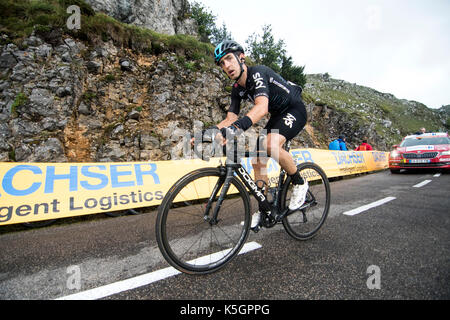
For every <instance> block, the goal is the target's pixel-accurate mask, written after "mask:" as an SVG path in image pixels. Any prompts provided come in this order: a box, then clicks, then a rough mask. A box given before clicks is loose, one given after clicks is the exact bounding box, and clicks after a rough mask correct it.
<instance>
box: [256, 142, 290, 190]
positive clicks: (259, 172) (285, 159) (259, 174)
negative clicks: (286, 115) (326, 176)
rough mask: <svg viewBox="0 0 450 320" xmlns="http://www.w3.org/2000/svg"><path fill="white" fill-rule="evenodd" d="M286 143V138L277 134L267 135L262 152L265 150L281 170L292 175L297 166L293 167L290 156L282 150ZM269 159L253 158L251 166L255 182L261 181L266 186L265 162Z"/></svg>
mask: <svg viewBox="0 0 450 320" xmlns="http://www.w3.org/2000/svg"><path fill="white" fill-rule="evenodd" d="M285 142H286V138H285V137H284V136H282V135H280V134H278V133H269V134H268V135H267V137H265V138H264V139H263V141H262V147H263V148H264V149H263V150H267V155H268V156H270V157H272V158H274V159H275V160H276V161H277V162H278V163H279V164H280V166H281V168H283V169H284V170H285V171H286V172H287V174H289V175H293V174H295V173H296V172H297V166H296V165H295V161H294V158H293V157H292V155H291V154H290V153H289V152H287V151H286V150H284V149H283V145H284V143H285ZM268 160H269V159H268V158H266V157H263V158H259V157H258V158H253V161H252V166H253V169H254V170H255V180H256V181H257V180H262V181H264V182H265V183H266V184H268V181H269V179H268V177H267V161H268Z"/></svg>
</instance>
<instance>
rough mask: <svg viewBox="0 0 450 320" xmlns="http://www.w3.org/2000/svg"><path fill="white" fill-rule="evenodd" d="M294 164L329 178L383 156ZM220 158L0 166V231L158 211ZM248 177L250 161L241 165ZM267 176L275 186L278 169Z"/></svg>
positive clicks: (325, 155)
mask: <svg viewBox="0 0 450 320" xmlns="http://www.w3.org/2000/svg"><path fill="white" fill-rule="evenodd" d="M290 152H291V154H292V155H293V156H294V159H295V160H296V162H297V163H301V162H307V161H310V162H315V163H317V164H318V165H320V166H321V167H322V168H323V169H324V170H325V172H326V174H327V176H328V177H329V178H331V177H338V176H345V175H351V174H357V173H363V172H371V171H378V170H384V169H386V168H388V158H389V157H388V153H387V152H381V151H361V152H357V151H330V150H320V149H293V150H291V151H290ZM220 161H223V159H221V158H213V159H211V160H210V161H209V162H205V161H202V160H199V159H194V160H174V161H154V162H125V163H122V162H121V163H15V162H1V163H0V226H3V225H8V224H15V223H27V222H35V221H41V220H49V219H58V218H67V217H74V216H81V215H87V214H97V213H105V212H112V211H120V210H127V209H132V208H142V207H149V206H158V205H159V204H160V203H161V201H162V199H163V198H164V195H165V194H166V193H167V192H168V191H169V189H170V187H171V186H172V185H173V184H174V183H175V182H176V181H177V180H178V179H179V178H180V177H182V176H183V175H185V174H186V173H188V172H190V171H192V170H195V169H199V168H203V167H211V166H218V165H219V164H220ZM242 164H243V166H245V168H246V169H247V170H248V172H249V173H250V174H251V173H252V171H253V169H252V166H251V159H249V158H244V159H242ZM267 170H268V175H269V178H270V181H271V183H272V182H275V181H274V180H273V179H277V177H278V172H279V165H278V163H277V162H276V161H275V160H273V159H271V160H270V161H269V163H268V167H267Z"/></svg>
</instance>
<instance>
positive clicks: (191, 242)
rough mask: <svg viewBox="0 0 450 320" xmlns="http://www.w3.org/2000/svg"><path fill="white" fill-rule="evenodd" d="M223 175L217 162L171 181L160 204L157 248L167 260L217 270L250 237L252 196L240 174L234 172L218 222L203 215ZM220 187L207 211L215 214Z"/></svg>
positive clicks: (185, 268) (194, 270) (194, 269)
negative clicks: (212, 221) (211, 166)
mask: <svg viewBox="0 0 450 320" xmlns="http://www.w3.org/2000/svg"><path fill="white" fill-rule="evenodd" d="M220 176H221V174H220V170H219V168H203V169H199V170H196V171H193V172H191V173H189V174H187V175H185V176H184V177H183V178H181V179H180V180H178V182H176V183H175V184H174V185H173V186H172V188H171V189H170V190H169V192H168V193H167V195H166V196H165V197H164V199H163V202H162V203H161V206H160V207H159V209H158V215H157V219H156V239H157V242H158V246H159V249H160V251H161V253H162V255H163V256H164V258H165V259H166V261H167V262H168V263H169V264H170V265H171V266H173V267H174V268H176V269H178V270H179V271H182V272H185V273H189V274H207V273H212V272H215V271H217V270H219V269H220V268H222V267H224V266H225V265H226V264H227V263H229V262H230V261H231V260H232V259H233V258H234V257H235V256H236V255H237V254H238V253H239V251H240V250H241V248H242V246H243V245H244V243H245V241H246V240H247V237H248V234H249V231H250V220H251V217H250V197H249V194H248V192H247V190H246V188H245V186H244V185H243V184H242V182H240V181H239V180H238V179H237V178H236V177H233V178H232V180H231V185H230V188H229V190H228V193H227V198H226V199H225V201H224V202H223V203H222V206H221V207H220V211H219V214H218V223H217V225H211V224H210V223H209V222H208V221H206V220H205V219H204V218H205V215H204V210H205V208H206V203H207V202H208V198H209V197H210V196H211V194H212V193H213V191H212V190H213V187H212V185H215V184H216V183H217V182H218V181H219V178H220ZM206 184H209V187H208V188H206V189H207V191H205V190H201V189H200V188H199V186H200V185H202V186H203V187H205V186H206ZM222 187H223V186H222ZM222 187H221V188H220V190H219V192H218V193H217V196H216V197H215V199H214V205H213V206H212V209H211V210H210V215H209V216H212V212H213V209H214V207H215V205H216V204H217V199H218V195H219V194H220V192H221V190H222ZM199 189H200V190H199ZM204 189H205V188H204ZM193 195H195V196H196V197H195V199H193V198H192V196H193ZM242 221H243V222H244V223H243V224H242ZM208 238H209V241H210V242H209V243H208ZM195 250H198V252H195ZM218 252H219V253H218ZM205 257H206V258H205ZM200 258H201V259H200ZM208 259H209V260H208ZM204 260H208V261H204Z"/></svg>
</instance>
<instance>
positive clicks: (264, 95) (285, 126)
mask: <svg viewBox="0 0 450 320" xmlns="http://www.w3.org/2000/svg"><path fill="white" fill-rule="evenodd" d="M214 54H215V62H216V64H217V65H218V66H220V67H221V68H222V70H223V71H224V72H225V73H226V74H227V76H228V77H229V78H230V79H232V80H234V81H235V83H234V85H233V89H232V92H231V106H230V108H229V110H228V113H227V116H226V118H225V119H224V120H223V121H222V122H220V123H219V124H217V126H215V127H214V128H216V129H219V130H220V133H218V134H217V136H216V139H219V140H221V141H222V144H225V143H226V140H225V137H229V136H236V135H237V134H239V133H241V132H243V131H245V130H247V129H249V128H250V127H251V126H252V125H253V124H254V123H256V122H258V121H260V120H261V119H262V118H263V117H264V116H265V115H266V114H267V113H270V119H269V121H268V123H267V125H266V126H265V128H264V129H265V130H266V132H267V135H266V136H261V137H260V139H258V145H257V148H258V150H264V151H266V152H267V154H268V155H269V156H270V157H272V158H274V159H275V160H276V161H277V162H278V163H279V164H280V166H281V168H283V169H284V170H285V171H286V173H287V174H288V175H290V176H291V178H292V182H293V185H294V188H293V191H292V195H291V199H290V203H289V209H291V210H296V209H298V208H299V207H300V206H301V205H302V204H303V203H304V202H305V198H306V193H307V191H308V182H307V181H306V180H303V179H302V177H301V176H300V174H299V172H298V170H297V166H296V164H295V161H294V158H293V157H292V155H291V154H290V153H289V152H287V151H286V150H284V149H283V147H282V146H283V144H284V143H285V142H286V141H287V140H291V139H292V138H294V137H295V136H296V135H297V134H298V133H299V132H300V131H301V130H302V129H303V127H304V126H305V124H306V121H307V115H306V108H305V105H304V104H303V102H302V99H301V92H302V89H301V87H300V86H297V85H296V84H294V83H292V82H290V81H286V80H284V79H283V78H282V77H281V76H280V75H278V74H277V73H275V72H274V71H273V70H272V69H270V68H268V67H266V66H262V65H260V66H253V67H249V66H247V65H246V64H245V54H244V49H243V48H242V46H241V45H239V44H238V43H237V42H235V41H232V40H225V41H223V42H222V43H220V44H219V45H218V46H217V47H216V49H215V51H214ZM244 99H246V100H249V101H251V102H252V103H254V106H253V108H252V109H251V110H250V111H249V112H248V113H247V115H245V116H244V117H243V118H240V119H239V118H238V115H239V112H240V104H241V101H242V100H244ZM267 161H268V158H267V157H265V158H261V157H256V158H254V159H253V160H252V166H253V169H254V170H255V180H256V181H258V180H262V181H263V182H264V183H265V185H268V177H267V172H266V168H267ZM261 210H262V209H261V208H260V210H259V211H258V212H256V213H255V214H253V217H252V223H251V228H252V229H253V228H255V227H257V226H258V224H259V222H260V219H261V214H260V212H261Z"/></svg>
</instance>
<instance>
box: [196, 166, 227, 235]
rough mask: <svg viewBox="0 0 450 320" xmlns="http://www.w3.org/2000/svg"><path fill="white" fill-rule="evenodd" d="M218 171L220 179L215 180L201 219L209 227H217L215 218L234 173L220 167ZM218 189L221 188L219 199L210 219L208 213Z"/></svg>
mask: <svg viewBox="0 0 450 320" xmlns="http://www.w3.org/2000/svg"><path fill="white" fill-rule="evenodd" d="M219 169H220V177H219V180H217V183H216V185H215V186H214V189H213V191H212V193H211V196H210V197H209V200H208V204H207V205H206V208H205V216H204V217H203V219H204V220H205V221H207V222H208V223H209V224H210V225H211V226H213V225H217V223H219V220H218V219H217V216H218V214H219V210H220V208H221V207H222V203H223V200H224V199H225V196H226V195H227V192H228V189H229V188H230V185H231V179H233V172H234V170H233V169H232V168H229V167H227V168H225V167H220V168H219ZM222 186H223V188H222ZM220 188H222V191H221V192H220V195H219V199H218V200H217V203H216V206H215V207H214V211H213V214H212V217H210V216H209V213H210V211H211V208H212V206H213V203H214V200H215V199H216V197H217V193H218V192H219V190H220Z"/></svg>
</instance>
